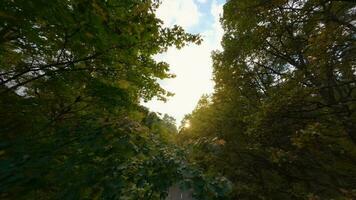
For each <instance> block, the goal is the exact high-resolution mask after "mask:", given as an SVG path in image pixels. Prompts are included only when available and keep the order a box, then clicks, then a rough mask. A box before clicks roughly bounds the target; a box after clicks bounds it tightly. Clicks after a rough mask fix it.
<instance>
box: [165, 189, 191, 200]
mask: <svg viewBox="0 0 356 200" xmlns="http://www.w3.org/2000/svg"><path fill="white" fill-rule="evenodd" d="M166 200H194V199H193V198H192V194H191V192H189V191H182V190H181V189H180V188H179V187H178V186H173V187H171V188H170V189H169V192H168V197H167V199H166Z"/></svg>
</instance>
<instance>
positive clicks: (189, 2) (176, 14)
mask: <svg viewBox="0 0 356 200" xmlns="http://www.w3.org/2000/svg"><path fill="white" fill-rule="evenodd" d="M156 14H157V17H158V18H160V19H162V20H163V23H164V25H165V26H167V27H170V26H172V25H174V24H178V25H180V26H182V27H183V28H184V29H189V28H191V27H193V26H195V25H197V24H198V23H199V19H200V16H201V13H200V12H199V9H198V6H197V5H196V3H195V2H194V1H193V0H164V1H163V2H162V4H161V5H160V7H159V8H158V10H157V12H156Z"/></svg>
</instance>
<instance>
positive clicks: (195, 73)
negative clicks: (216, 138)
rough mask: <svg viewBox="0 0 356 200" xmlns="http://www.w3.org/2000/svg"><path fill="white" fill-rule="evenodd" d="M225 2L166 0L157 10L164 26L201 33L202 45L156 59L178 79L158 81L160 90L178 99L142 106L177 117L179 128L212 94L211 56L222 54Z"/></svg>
mask: <svg viewBox="0 0 356 200" xmlns="http://www.w3.org/2000/svg"><path fill="white" fill-rule="evenodd" d="M224 3H225V0H163V2H162V4H161V6H160V7H159V8H158V10H157V13H156V14H157V17H158V18H160V19H161V20H162V21H163V23H164V26H166V27H172V26H173V25H175V24H177V25H180V26H182V27H183V28H184V29H185V30H186V31H187V32H189V33H199V34H200V35H201V36H202V38H203V40H204V41H203V42H202V44H201V45H195V44H191V45H188V46H186V47H184V48H182V49H180V50H178V49H176V48H174V47H172V48H170V49H168V51H167V52H165V53H163V54H160V55H156V56H155V59H156V60H157V61H164V62H167V63H168V64H169V65H170V73H173V74H175V75H176V78H173V79H165V80H161V81H159V82H160V84H161V86H162V87H163V88H164V89H166V90H167V91H169V92H173V93H174V94H175V95H174V96H173V97H169V99H168V101H167V102H162V101H158V100H156V99H154V100H152V101H149V102H148V103H143V105H145V106H147V107H148V108H149V109H150V110H151V111H154V112H159V113H162V114H168V115H170V116H172V117H174V118H175V119H176V121H177V125H178V126H179V125H180V122H181V120H182V119H183V117H184V116H185V115H186V114H189V113H191V112H192V111H193V110H194V108H195V106H196V105H197V103H198V101H199V99H200V97H201V96H202V95H203V94H211V93H212V92H213V88H214V82H213V81H212V60H211V52H212V51H213V50H221V45H220V41H221V37H222V35H223V30H222V28H221V25H220V22H219V17H220V16H221V15H222V12H223V4H224Z"/></svg>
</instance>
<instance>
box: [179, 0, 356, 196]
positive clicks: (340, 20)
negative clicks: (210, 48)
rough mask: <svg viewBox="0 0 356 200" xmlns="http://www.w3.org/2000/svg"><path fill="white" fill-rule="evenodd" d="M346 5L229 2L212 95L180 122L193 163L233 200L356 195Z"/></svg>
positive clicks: (355, 120) (350, 21) (309, 0)
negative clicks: (225, 184)
mask: <svg viewBox="0 0 356 200" xmlns="http://www.w3.org/2000/svg"><path fill="white" fill-rule="evenodd" d="M355 6H356V4H355V3H354V2H352V1H328V0H325V1H316V0H306V1H302V0H293V1H288V0H272V1H262V0H253V1H251V0H231V1H228V3H227V4H226V5H225V7H224V16H223V17H222V20H221V21H222V23H223V26H224V29H225V35H224V37H223V41H222V45H223V48H224V50H223V51H222V52H214V54H213V60H214V80H215V82H216V86H215V93H214V94H213V95H212V96H211V97H210V100H209V98H208V100H207V98H206V97H204V98H203V99H202V101H201V103H200V104H199V105H198V106H197V108H196V110H195V111H194V112H193V113H192V114H191V115H189V116H187V117H186V119H185V121H187V122H189V123H190V127H189V128H183V129H182V130H181V132H180V143H181V144H182V145H183V146H185V147H186V148H189V149H190V157H189V159H190V160H191V162H195V163H197V164H198V166H200V167H202V168H204V169H205V170H206V171H211V172H214V173H216V172H220V173H222V175H224V176H225V177H227V178H228V179H229V180H230V181H231V182H232V184H233V188H232V189H233V192H232V193H231V199H354V198H355V197H356V196H355V195H356V193H355V191H356V188H355V183H356V179H355V177H356V171H355V169H356V163H355V160H356V139H355V138H356V135H355V130H356V127H355V124H356V112H355V109H356V104H355V100H356V99H355V98H356V92H355V91H356V90H355V83H356V77H355V61H356V60H355V46H354V44H355V31H356V29H355V26H354V20H355V10H354V8H355Z"/></svg>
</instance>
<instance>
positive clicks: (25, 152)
mask: <svg viewBox="0 0 356 200" xmlns="http://www.w3.org/2000/svg"><path fill="white" fill-rule="evenodd" d="M158 5H159V2H158V1H155V0H154V1H150V0H147V1H136V0H126V1H121V0H120V1H119V0H108V1H99V0H68V1H60V0H53V1H43V0H31V1H25V0H14V1H1V2H0V140H1V142H0V166H1V167H0V185H1V187H0V198H1V199H88V198H90V199H97V198H100V199H160V198H163V197H164V195H165V194H166V191H167V188H168V187H169V186H171V184H173V183H174V182H175V181H176V180H177V179H179V177H180V176H179V175H180V174H179V172H178V171H177V168H178V167H179V165H178V164H179V162H175V158H177V160H180V159H181V157H179V156H180V154H178V153H175V152H176V149H175V148H174V147H173V146H172V145H171V144H170V143H168V141H167V139H166V138H165V136H164V135H165V134H167V133H162V132H161V130H159V131H154V130H153V129H151V128H150V127H149V126H148V125H146V124H145V118H147V116H148V115H149V113H148V112H147V110H145V109H144V108H143V107H142V106H140V104H139V102H140V101H141V99H144V100H149V99H151V98H152V97H154V96H157V97H158V98H160V99H164V98H165V97H166V96H167V95H168V93H167V92H166V91H165V90H163V89H162V88H161V87H160V86H159V84H158V83H157V79H164V78H170V77H172V75H171V74H169V73H168V67H169V66H168V64H167V63H164V62H156V61H155V60H154V59H153V58H152V56H153V55H155V54H157V53H160V52H163V51H165V50H166V49H167V47H169V46H172V45H175V46H177V47H178V48H180V47H182V46H184V45H185V44H186V43H188V42H196V43H199V42H200V38H199V36H198V35H191V34H188V33H185V32H184V30H183V29H182V28H180V27H178V26H175V27H173V28H171V29H168V28H163V27H162V26H161V24H162V22H161V21H160V20H158V19H157V18H156V16H155V13H154V12H155V9H156V8H157V6H158ZM158 121H159V122H160V123H161V124H165V122H162V120H161V119H158ZM162 127H163V125H162ZM162 129H163V128H162ZM164 130H167V132H169V131H172V129H171V127H167V128H164ZM172 134H173V133H172ZM175 156H176V157H175Z"/></svg>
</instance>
